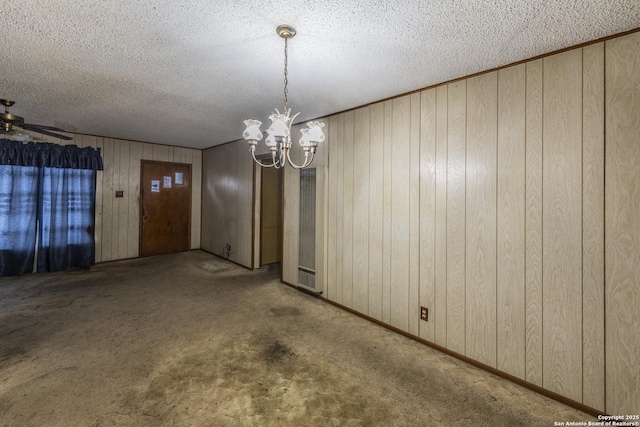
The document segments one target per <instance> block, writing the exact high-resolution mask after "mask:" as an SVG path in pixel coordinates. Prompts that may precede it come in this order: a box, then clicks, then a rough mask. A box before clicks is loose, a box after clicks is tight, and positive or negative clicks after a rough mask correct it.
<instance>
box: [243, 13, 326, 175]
mask: <svg viewBox="0 0 640 427" xmlns="http://www.w3.org/2000/svg"><path fill="white" fill-rule="evenodd" d="M276 32H277V33H278V35H279V36H280V37H282V38H283V39H284V110H283V111H282V113H281V112H280V111H278V109H277V108H276V109H275V113H273V114H271V115H270V116H269V119H270V120H271V126H269V128H268V129H267V137H266V138H265V140H264V143H265V145H266V146H267V147H269V150H271V163H268V164H265V163H262V162H261V161H259V160H258V159H256V146H257V145H258V141H260V140H261V139H262V131H261V130H260V126H261V125H262V122H261V121H260V120H253V119H249V120H245V121H244V124H245V126H246V129H245V130H244V132H243V133H242V137H243V138H244V139H246V140H247V142H248V143H249V149H250V151H251V156H252V157H253V160H254V161H255V162H256V163H257V164H259V165H260V166H263V167H275V168H276V169H280V168H281V167H284V165H285V162H289V164H290V165H291V166H293V167H294V168H296V169H302V168H306V167H307V166H309V165H310V164H311V162H312V161H313V156H314V155H315V153H316V147H317V146H318V144H319V143H321V142H322V141H324V138H325V136H324V132H322V128H323V127H324V123H322V122H318V121H311V122H307V127H305V128H303V129H300V133H301V134H302V136H301V137H300V141H299V143H300V146H301V147H302V149H303V150H304V162H303V163H302V165H296V164H295V163H293V162H292V161H291V155H290V154H289V153H290V149H291V125H292V124H293V121H294V120H295V118H296V117H298V114H300V113H297V114H295V115H294V116H293V117H291V108H287V85H288V83H289V81H288V74H287V65H288V56H287V40H289V39H291V38H293V37H294V36H295V35H296V29H295V28H293V27H292V26H290V25H280V26H279V27H278V28H276Z"/></svg>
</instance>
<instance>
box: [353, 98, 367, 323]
mask: <svg viewBox="0 0 640 427" xmlns="http://www.w3.org/2000/svg"><path fill="white" fill-rule="evenodd" d="M370 111H371V109H370V108H369V107H364V108H359V109H357V110H356V111H355V124H354V130H355V135H354V144H353V151H354V154H355V153H357V154H356V155H355V157H356V158H357V159H354V171H353V218H354V221H353V308H354V310H357V311H359V312H361V313H366V314H369V285H368V280H369V139H370V137H369V127H370Z"/></svg>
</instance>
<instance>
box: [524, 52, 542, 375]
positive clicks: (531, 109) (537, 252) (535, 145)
mask: <svg viewBox="0 0 640 427" xmlns="http://www.w3.org/2000/svg"><path fill="white" fill-rule="evenodd" d="M542 69H543V63H542V59H538V60H536V61H532V62H528V63H527V64H526V102H525V104H526V105H525V108H526V135H525V137H526V141H525V144H526V153H525V156H526V166H525V167H526V171H525V176H526V184H525V185H526V194H525V203H526V214H525V229H526V235H525V263H526V265H525V269H526V274H525V293H526V296H525V310H526V313H525V318H526V378H525V379H526V380H527V381H529V382H530V383H533V384H536V385H538V386H542V323H543V322H542Z"/></svg>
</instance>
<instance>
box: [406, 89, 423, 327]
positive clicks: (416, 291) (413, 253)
mask: <svg viewBox="0 0 640 427" xmlns="http://www.w3.org/2000/svg"><path fill="white" fill-rule="evenodd" d="M409 149H410V152H409V160H410V168H409V185H408V187H409V332H410V333H411V334H413V335H416V336H418V335H419V334H420V324H419V322H420V93H414V94H412V95H411V134H410V147H409Z"/></svg>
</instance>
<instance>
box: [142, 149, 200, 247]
mask: <svg viewBox="0 0 640 427" xmlns="http://www.w3.org/2000/svg"><path fill="white" fill-rule="evenodd" d="M141 168H142V171H141V174H140V176H141V180H142V181H141V182H140V193H141V194H140V230H141V232H140V256H151V255H160V254H169V253H175V252H184V251H187V250H189V248H190V246H191V165H186V164H182V163H168V162H157V161H150V160H143V161H142V166H141Z"/></svg>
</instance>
